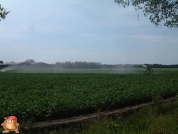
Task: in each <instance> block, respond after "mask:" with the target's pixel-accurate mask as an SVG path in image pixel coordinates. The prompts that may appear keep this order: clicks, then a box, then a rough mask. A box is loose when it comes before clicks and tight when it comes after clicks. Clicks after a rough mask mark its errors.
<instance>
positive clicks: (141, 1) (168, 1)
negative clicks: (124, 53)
mask: <svg viewBox="0 0 178 134" xmlns="http://www.w3.org/2000/svg"><path fill="white" fill-rule="evenodd" d="M115 2H116V3H118V4H119V5H123V7H124V8H125V7H126V6H129V5H130V4H132V6H134V7H135V9H136V10H139V9H142V10H143V12H144V15H145V16H149V19H150V21H151V22H152V23H153V24H155V25H156V26H158V25H159V24H160V23H161V22H164V25H165V26H167V27H170V28H178V0H115Z"/></svg>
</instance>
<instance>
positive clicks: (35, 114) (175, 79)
mask: <svg viewBox="0 0 178 134" xmlns="http://www.w3.org/2000/svg"><path fill="white" fill-rule="evenodd" d="M177 93H178V75H177V74H175V75H173V74H164V75H161V74H160V75H134V74H133V75H131V74H127V75H118V74H42V73H41V74H37V73H36V74H28V73H1V74H0V98H1V99H0V118H1V119H3V118H4V117H6V116H9V115H16V116H17V117H18V119H20V120H27V119H28V120H29V119H31V120H33V121H37V120H38V121H39V120H41V119H42V117H43V116H44V115H47V114H51V115H52V116H53V117H59V118H64V117H69V116H74V115H79V114H85V113H91V112H95V111H96V110H97V109H98V108H101V109H102V110H106V109H108V108H121V107H124V106H128V105H134V104H139V103H143V102H148V101H151V100H152V97H154V96H156V95H159V96H161V97H163V98H166V97H170V96H174V95H176V94H177Z"/></svg>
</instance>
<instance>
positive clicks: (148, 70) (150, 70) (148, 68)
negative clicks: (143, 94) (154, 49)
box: [142, 64, 154, 75]
mask: <svg viewBox="0 0 178 134" xmlns="http://www.w3.org/2000/svg"><path fill="white" fill-rule="evenodd" d="M142 66H143V67H145V68H146V71H144V72H143V74H148V75H149V74H154V73H153V69H152V68H151V67H148V66H146V65H144V64H143V65H142Z"/></svg>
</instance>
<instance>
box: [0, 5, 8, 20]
mask: <svg viewBox="0 0 178 134" xmlns="http://www.w3.org/2000/svg"><path fill="white" fill-rule="evenodd" d="M9 12H10V11H6V9H4V8H3V7H2V6H1V4H0V21H1V20H2V19H5V18H6V15H7V14H8V13H9Z"/></svg>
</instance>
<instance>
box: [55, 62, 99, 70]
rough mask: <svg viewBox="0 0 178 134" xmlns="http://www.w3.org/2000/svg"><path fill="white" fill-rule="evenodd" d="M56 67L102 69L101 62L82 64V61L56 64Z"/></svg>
mask: <svg viewBox="0 0 178 134" xmlns="http://www.w3.org/2000/svg"><path fill="white" fill-rule="evenodd" d="M55 67H60V68H80V69H82V68H85V69H87V68H100V67H101V63H99V62H82V61H76V62H71V61H68V62H63V63H61V62H56V64H55Z"/></svg>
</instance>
